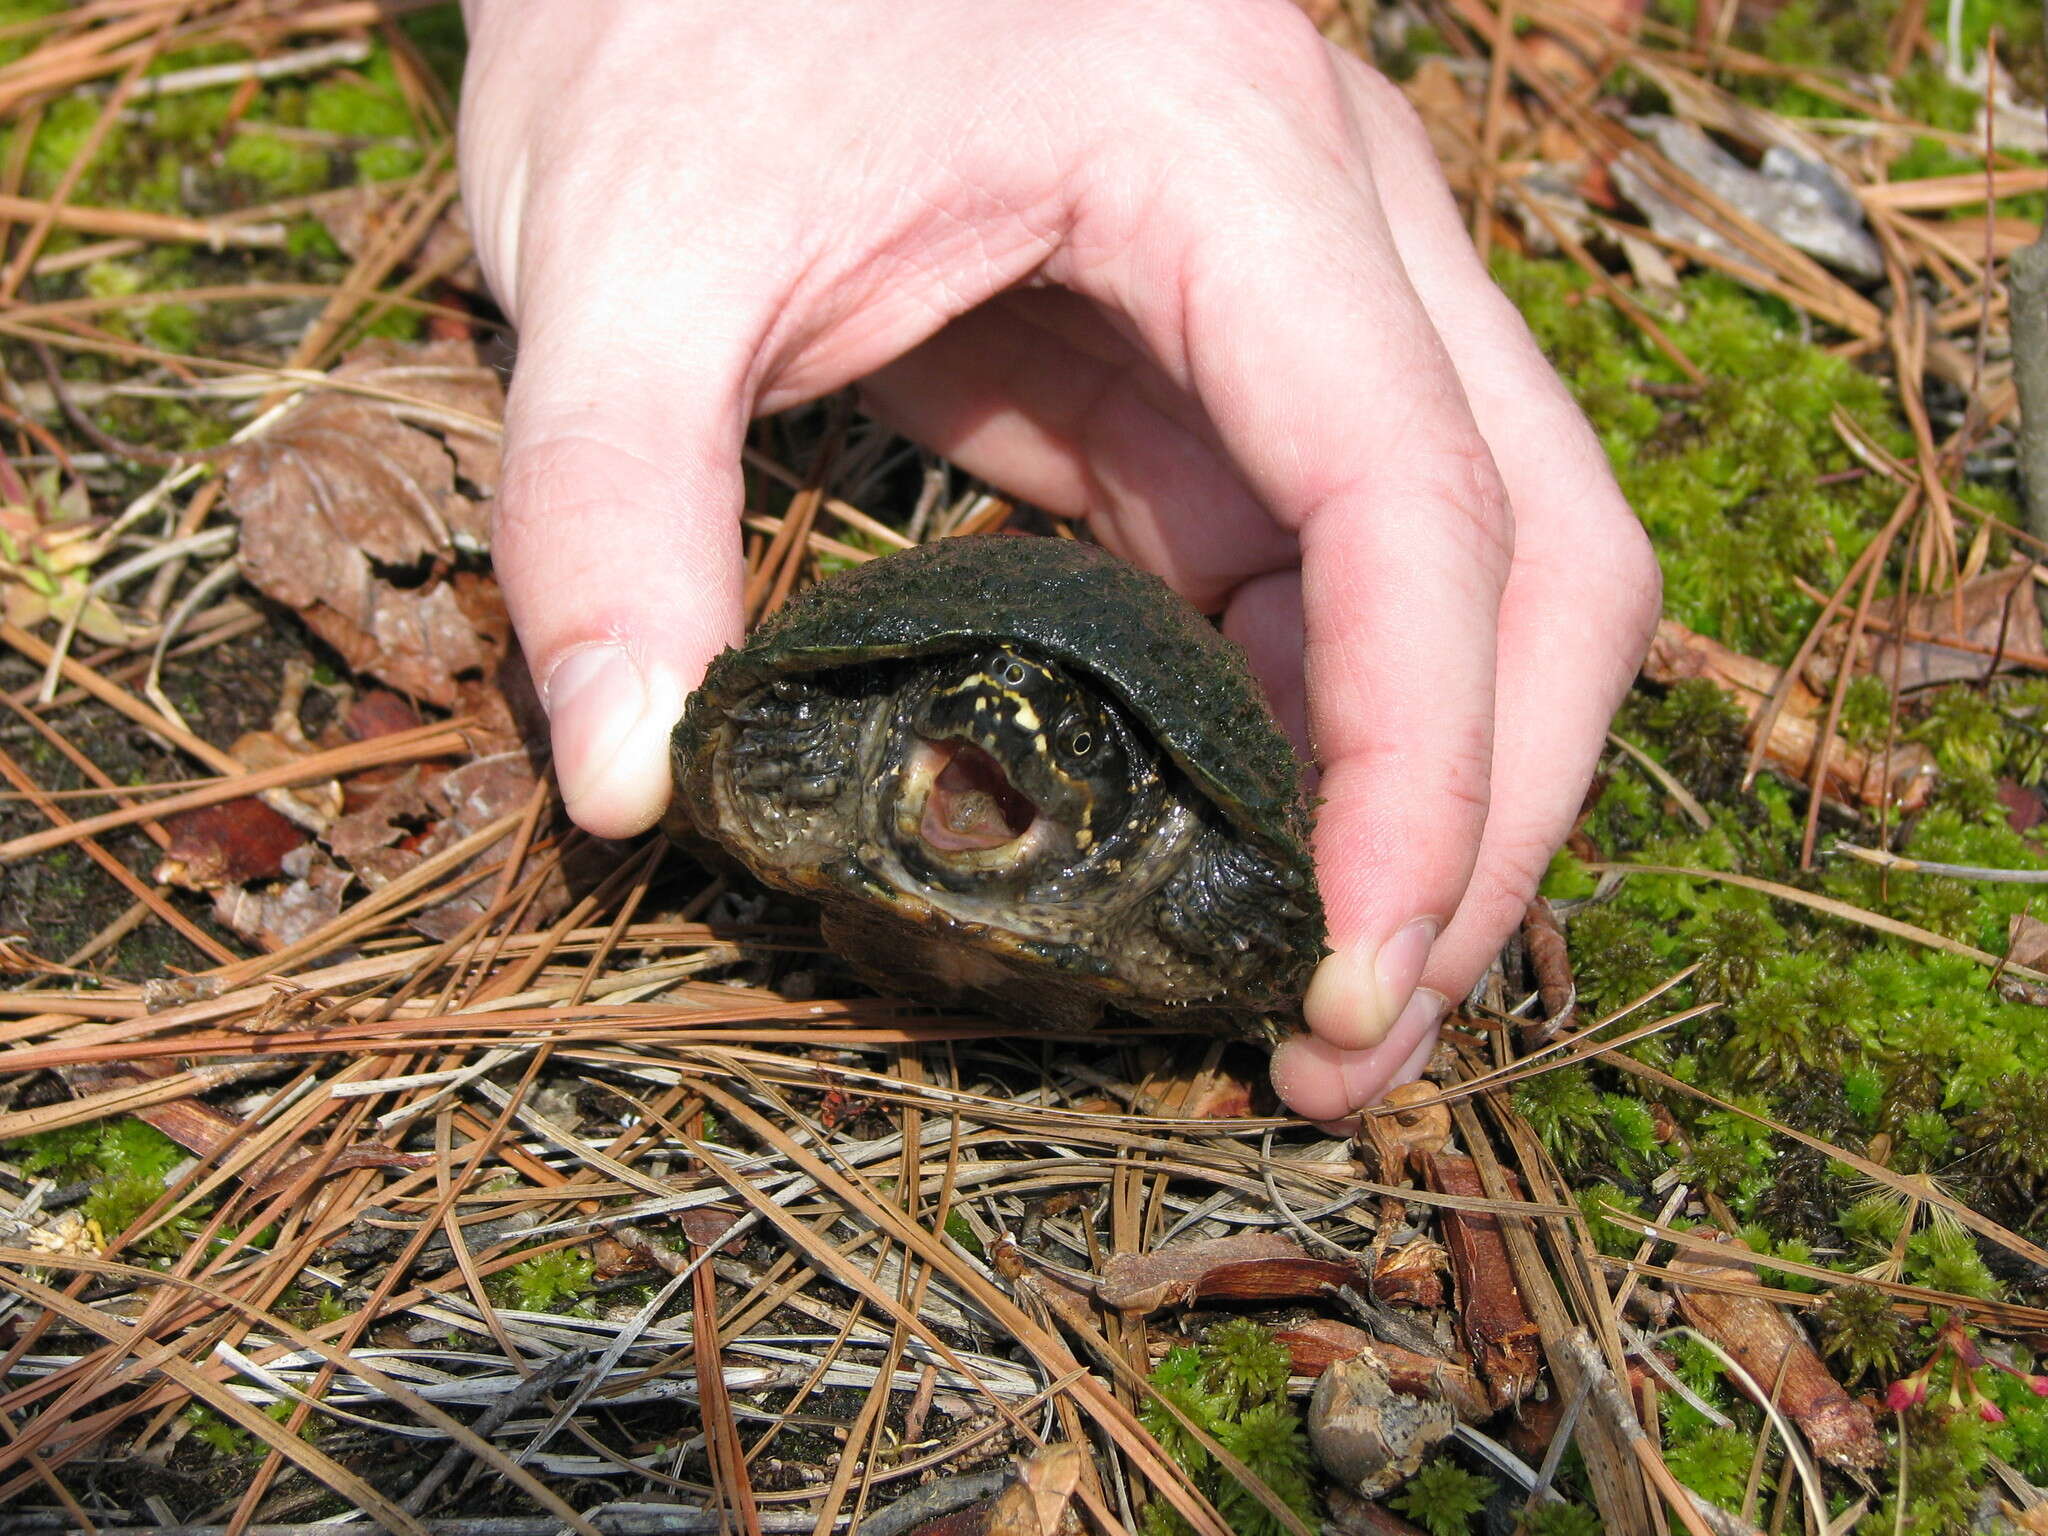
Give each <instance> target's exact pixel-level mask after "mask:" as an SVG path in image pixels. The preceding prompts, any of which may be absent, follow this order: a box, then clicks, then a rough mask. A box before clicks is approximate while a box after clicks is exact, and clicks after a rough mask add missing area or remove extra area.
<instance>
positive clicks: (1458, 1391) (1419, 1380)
mask: <svg viewBox="0 0 2048 1536" xmlns="http://www.w3.org/2000/svg"><path fill="white" fill-rule="evenodd" d="M1273 1338H1274V1339H1275V1341H1277V1342H1278V1343H1281V1344H1284V1345H1286V1346H1287V1356H1288V1365H1289V1369H1290V1371H1291V1372H1292V1373H1293V1374H1294V1375H1296V1376H1320V1375H1321V1374H1322V1373H1323V1372H1324V1371H1326V1370H1328V1369H1329V1368H1330V1367H1331V1366H1333V1365H1335V1364H1336V1363H1337V1362H1338V1361H1340V1360H1356V1359H1360V1358H1364V1359H1368V1360H1371V1361H1372V1362H1373V1363H1374V1364H1375V1365H1376V1366H1378V1367H1379V1370H1380V1373H1381V1374H1382V1375H1383V1376H1385V1377H1386V1379H1387V1385H1388V1386H1390V1387H1392V1388H1393V1389H1394V1390H1395V1391H1396V1392H1399V1393H1401V1394H1402V1395H1403V1396H1404V1397H1439V1398H1442V1399H1443V1400H1444V1401H1445V1402H1447V1403H1449V1404H1450V1405H1451V1411H1452V1412H1454V1413H1455V1414H1457V1416H1458V1417H1459V1418H1460V1419H1463V1420H1465V1421H1466V1422H1467V1423H1471V1424H1478V1423H1481V1422H1483V1421H1484V1420H1486V1419H1488V1418H1490V1417H1491V1416H1492V1413H1493V1406H1492V1403H1491V1402H1490V1401H1489V1399H1488V1397H1487V1393H1486V1388H1485V1386H1484V1385H1483V1384H1482V1383H1481V1382H1480V1380H1479V1378H1478V1377H1477V1376H1476V1375H1474V1374H1473V1372H1472V1368H1471V1367H1470V1366H1467V1365H1460V1364H1458V1363H1457V1362H1455V1361H1451V1360H1437V1359H1433V1358H1432V1357H1430V1356H1428V1355H1424V1354H1418V1353H1417V1352H1416V1351H1414V1350H1412V1349H1403V1348H1402V1347H1401V1346H1400V1345H1398V1344H1389V1343H1387V1342H1386V1341H1385V1340H1384V1339H1376V1338H1374V1337H1373V1336H1372V1335H1371V1334H1369V1333H1367V1332H1366V1331H1365V1330H1364V1329H1363V1328H1355V1327H1353V1326H1352V1325H1351V1324H1350V1323H1340V1322H1338V1321H1337V1320H1336V1319H1335V1318H1328V1317H1318V1318H1311V1319H1309V1320H1308V1321H1306V1322H1303V1323H1298V1324H1296V1325H1295V1326H1294V1327H1291V1328H1276V1329H1274V1330H1273Z"/></svg>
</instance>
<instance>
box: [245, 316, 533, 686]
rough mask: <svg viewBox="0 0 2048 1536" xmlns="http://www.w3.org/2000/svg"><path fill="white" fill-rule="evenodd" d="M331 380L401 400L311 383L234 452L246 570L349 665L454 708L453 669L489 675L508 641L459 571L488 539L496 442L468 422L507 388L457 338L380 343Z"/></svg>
mask: <svg viewBox="0 0 2048 1536" xmlns="http://www.w3.org/2000/svg"><path fill="white" fill-rule="evenodd" d="M333 377H334V379H336V380H337V381H345V382H347V383H350V384H353V385H356V386H358V387H360V388H362V389H365V390H369V391H373V392H375V393H376V395H378V396H380V397H381V396H387V395H388V396H395V397H402V398H403V400H404V401H405V402H406V403H404V404H400V403H396V402H395V401H394V400H392V399H386V398H365V397H363V396H362V395H357V394H348V393H343V392H341V391H337V390H322V391H316V392H313V393H310V394H308V395H307V396H306V397H304V398H303V399H301V400H300V401H299V403H298V404H297V405H295V406H293V407H292V409H291V410H290V411H289V412H288V413H287V414H286V415H285V416H284V417H283V418H282V419H281V420H279V421H278V422H277V423H276V424H275V425H273V426H272V427H271V429H270V430H269V431H267V432H265V433H264V434H263V435H262V436H260V437H258V438H256V439H255V440H254V441H253V442H251V443H249V444H247V445H246V446H244V447H242V448H240V449H238V450H237V451H236V452H235V453H234V454H233V455H232V456H230V457H229V458H228V460H227V463H226V474H227V488H228V492H227V494H228V504H229V506H230V507H231V508H232V509H233V511H234V512H235V514H236V515H237V516H238V517H240V518H241V520H242V565H243V569H244V571H245V572H246V573H247V575H248V577H249V579H250V580H251V581H252V582H253V583H254V584H255V585H256V586H257V587H258V588H259V589H261V590H262V591H263V592H265V593H267V594H268V595H269V596H271V597H274V598H276V599H277V600H278V601H279V602H281V603H284V604H286V605H287V606H289V607H291V608H292V609H294V610H296V611H297V612H298V613H299V615H300V616H301V617H302V618H303V619H304V620H305V622H306V624H307V626H308V627H309V628H311V629H312V630H313V631H314V633H316V634H318V635H319V636H320V638H321V639H323V640H325V641H326V642H327V643H328V644H329V645H331V646H333V647H334V648H335V650H337V651H339V652H340V653H341V655H342V657H343V658H344V659H345V660H346V661H347V662H348V663H349V665H350V666H351V667H354V668H356V669H357V670H359V671H363V672H368V673H370V674H371V675H373V676H375V677H377V678H379V679H381V680H382V681H384V682H386V683H388V684H390V685H391V686H392V687H394V688H397V689H399V690H401V691H403V692H406V693H409V694H412V695H414V696H416V697H419V698H422V699H426V700H428V701H429V702H431V703H434V704H438V705H441V706H442V707H444V708H448V707H452V706H453V705H454V704H455V702H456V697H457V679H458V678H459V677H461V676H462V675H464V674H483V675H489V674H490V673H491V672H492V670H493V665H494V663H495V662H496V660H497V659H498V658H499V657H500V656H502V655H503V654H504V651H505V648H506V645H507V643H508V641H509V629H508V628H507V627H506V626H504V625H503V622H502V616H501V610H498V609H496V608H494V607H493V605H492V604H491V603H486V602H480V601H478V600H477V599H476V597H475V595H474V594H473V593H465V592H464V591H463V590H462V584H461V580H460V577H459V575H458V573H456V572H455V571H454V569H453V566H454V562H455V560H456V558H457V557H458V555H459V554H463V553H471V554H474V553H481V552H482V551H483V550H484V549H485V548H486V547H487V542H488V539H487V529H488V523H487V514H486V511H485V508H484V506H483V503H482V500H481V497H482V496H483V495H486V494H488V493H489V492H490V491H491V490H492V489H494V488H495V486H496V484H497V474H498V465H497V445H496V442H495V438H494V435H493V434H491V433H490V432H488V431H487V430H484V429H482V428H480V427H478V426H477V425H475V423H476V422H478V421H481V422H485V423H495V422H497V421H498V420H499V419H501V418H502V416H503V411H504V396H503V390H502V389H501V387H500V386H499V383H498V378H497V375H496V374H495V373H494V372H492V371H491V370H490V369H488V368H486V367H484V366H483V365H482V364H481V363H479V362H478V361H477V358H476V349H475V348H474V347H473V346H469V345H467V344H465V343H459V342H433V343H429V344H427V345H425V346H420V347H413V348H407V349H400V348H398V347H396V346H395V344H393V343H389V342H378V343H373V344H372V345H371V346H369V347H365V348H363V349H361V350H360V351H358V352H357V353H355V354H354V355H353V356H351V358H350V359H349V361H347V362H346V363H344V364H343V365H342V366H341V367H339V368H337V369H335V370H334V374H333ZM427 426H433V427H435V428H436V429H437V430H438V431H439V432H440V433H441V434H442V435H440V436H436V435H434V433H433V432H430V431H428V430H426V427H427ZM458 474H460V476H461V478H462V480H464V481H467V482H468V483H469V484H470V485H471V486H472V487H473V488H474V489H475V490H476V491H477V492H478V493H479V495H478V497H476V498H472V497H471V496H469V495H467V494H465V493H464V492H463V490H462V489H461V488H460V487H459V485H458V483H457V476H458ZM470 580H471V584H472V585H473V584H474V582H475V578H470Z"/></svg>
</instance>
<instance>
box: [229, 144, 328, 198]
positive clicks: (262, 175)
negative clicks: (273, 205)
mask: <svg viewBox="0 0 2048 1536" xmlns="http://www.w3.org/2000/svg"><path fill="white" fill-rule="evenodd" d="M221 163H222V165H223V166H224V167H225V168H226V169H227V170H228V172H229V173H230V174H231V175H235V176H240V177H242V178H244V179H245V180H247V181H249V182H251V183H253V185H254V187H255V189H256V191H257V193H258V195H259V196H261V197H263V198H266V199H269V198H281V197H299V196H303V195H304V194H305V193H308V192H317V191H319V190H320V189H321V188H322V187H324V186H326V185H327V183H328V180H329V178H330V175H331V172H330V169H329V164H328V159H327V154H326V152H325V151H324V150H321V149H318V148H315V147H314V146H312V145H309V144H302V143H299V142H298V141H297V140H294V139H287V138H284V137H281V136H280V135H278V134H275V133H263V132H261V131H250V132H247V133H238V134H236V135H235V137H234V140H233V141H232V142H231V143H230V144H229V145H228V147H227V152H226V153H225V154H224V155H223V156H222V157H221Z"/></svg>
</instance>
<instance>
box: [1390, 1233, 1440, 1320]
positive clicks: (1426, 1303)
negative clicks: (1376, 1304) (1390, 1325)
mask: <svg viewBox="0 0 2048 1536" xmlns="http://www.w3.org/2000/svg"><path fill="white" fill-rule="evenodd" d="M1450 1262H1451V1256H1450V1254H1449V1253H1447V1252H1446V1251H1445V1249H1444V1245H1443V1244H1442V1243H1439V1242H1436V1241H1434V1240H1432V1239H1430V1238H1427V1237H1418V1238H1415V1239H1413V1240H1412V1241H1410V1242H1406V1243H1403V1244H1402V1245H1401V1246H1400V1247H1398V1248H1390V1249H1388V1250H1387V1251H1386V1252H1384V1253H1382V1254H1381V1255H1380V1256H1379V1258H1378V1259H1377V1260H1376V1261H1375V1262H1374V1264H1373V1267H1372V1299H1373V1300H1374V1301H1383V1302H1386V1303H1387V1304H1388V1305H1389V1306H1395V1307H1418V1308H1423V1309H1428V1310H1434V1309H1435V1308H1437V1307H1440V1306H1442V1305H1443V1304H1444V1274H1445V1272H1446V1270H1447V1269H1448V1268H1449V1267H1450Z"/></svg>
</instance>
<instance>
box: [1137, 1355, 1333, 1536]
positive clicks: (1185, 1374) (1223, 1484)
mask: <svg viewBox="0 0 2048 1536" xmlns="http://www.w3.org/2000/svg"><path fill="white" fill-rule="evenodd" d="M1287 1370H1288V1355H1287V1350H1286V1348H1285V1347H1284V1346H1283V1345H1281V1344H1280V1343H1278V1342H1277V1341H1276V1340H1275V1339H1274V1337H1273V1335H1272V1333H1271V1332H1270V1331H1269V1330H1268V1329H1265V1328H1262V1327H1260V1326H1259V1325H1258V1324H1256V1323H1254V1322H1251V1321H1249V1320H1248V1319H1244V1318H1234V1319H1232V1320H1230V1321H1228V1322H1224V1323H1218V1324H1217V1325H1216V1326H1215V1327H1213V1328H1211V1329H1210V1330H1209V1332H1208V1334H1207V1335H1206V1336H1205V1337H1204V1339H1203V1340H1202V1342H1201V1344H1200V1345H1199V1346H1198V1347H1196V1348H1188V1347H1185V1346H1183V1347H1181V1348H1178V1349H1173V1350H1169V1351H1168V1352H1167V1355H1166V1358H1165V1359H1163V1360H1161V1361H1160V1362H1159V1364H1158V1365H1157V1366H1155V1367H1154V1368H1153V1370H1152V1376H1151V1381H1152V1385H1153V1387H1154V1388H1155V1389H1156V1390H1157V1392H1158V1394H1159V1396H1160V1397H1162V1398H1164V1399H1165V1400H1166V1401H1167V1402H1169V1403H1171V1404H1173V1406H1174V1407H1175V1408H1178V1409H1179V1410H1180V1411H1181V1413H1183V1414H1185V1415H1186V1416H1187V1417H1188V1418H1189V1419H1190V1420H1192V1421H1193V1422H1194V1423H1195V1424H1196V1425H1198V1426H1199V1427H1200V1428H1201V1429H1202V1430H1203V1432H1204V1433H1206V1434H1208V1435H1210V1436H1211V1437H1213V1438H1214V1439H1215V1440H1216V1441H1217V1443H1218V1444H1220V1445H1221V1446H1222V1447H1223V1448H1224V1449H1225V1450H1227V1451H1229V1452H1230V1453H1231V1454H1232V1455H1233V1456H1235V1457H1237V1458H1238V1459H1239V1460H1240V1461H1242V1462H1243V1463H1244V1464H1245V1466H1246V1468H1248V1469H1249V1470H1250V1471H1251V1472H1252V1473H1253V1475H1254V1476H1256V1477H1258V1478H1259V1480H1260V1481H1262V1482H1263V1483H1264V1484H1265V1485H1266V1487H1267V1488H1268V1489H1270V1490H1271V1491H1272V1492H1273V1493H1274V1494H1276V1495H1278V1496H1279V1497H1280V1499H1281V1500H1283V1501H1284V1502H1285V1503H1286V1505H1287V1507H1288V1508H1289V1509H1291V1510H1293V1511H1294V1513H1295V1514H1296V1515H1298V1516H1299V1517H1300V1518H1301V1519H1302V1521H1303V1522H1304V1523H1306V1524H1308V1525H1310V1526H1311V1527H1313V1526H1314V1525H1315V1523H1316V1521H1317V1520H1318V1519H1319V1514H1318V1511H1317V1509H1316V1501H1315V1495H1314V1493H1313V1492H1312V1491H1311V1488H1310V1484H1309V1477H1308V1467H1309V1449H1308V1435H1307V1433H1306V1431H1305V1430H1304V1429H1303V1427H1302V1421H1301V1415H1300V1413H1299V1412H1298V1411H1297V1410H1296V1409H1295V1408H1294V1407H1293V1406H1291V1405H1290V1404H1289V1403H1288V1401H1287ZM1139 1418H1140V1419H1141V1420H1142V1422H1143V1423H1144V1425H1145V1427H1146V1429H1148V1430H1149V1431H1150V1432H1151V1433H1152V1435H1153V1437H1154V1438H1155V1439H1156V1440H1158V1442H1159V1444H1160V1446H1161V1447H1162V1448H1163V1449H1164V1450H1165V1451H1166V1452H1167V1454H1168V1455H1170V1456H1172V1457H1173V1459H1174V1460H1175V1461H1176V1462H1178V1463H1179V1465H1180V1467H1181V1468H1182V1470H1183V1471H1185V1472H1186V1473H1187V1474H1188V1475H1189V1477H1190V1478H1192V1479H1193V1480H1194V1483H1195V1485H1196V1486H1197V1487H1198V1488H1200V1489H1201V1491H1202V1494H1203V1496H1204V1497H1206V1498H1207V1499H1208V1500H1209V1501H1210V1502H1211V1503H1212V1504H1214V1505H1215V1506H1216V1509H1217V1510H1218V1512H1219V1513H1221V1514H1222V1516H1223V1518H1224V1523H1225V1524H1227V1525H1228V1526H1229V1527H1230V1529H1231V1530H1233V1531H1237V1532H1241V1533H1243V1536H1278V1533H1280V1532H1281V1531H1282V1530H1284V1527H1283V1526H1282V1525H1281V1524H1280V1522H1279V1521H1278V1520H1276V1519H1274V1518H1273V1515H1272V1512H1271V1511H1269V1510H1268V1509H1267V1508H1266V1506H1265V1505H1264V1504H1262V1503H1261V1502H1260V1501H1259V1500H1258V1499H1257V1498H1256V1497H1254V1496H1253V1494H1252V1492H1251V1490H1250V1489H1248V1488H1246V1487H1245V1486H1244V1485H1243V1484H1241V1483H1239V1482H1238V1481H1237V1479H1236V1478H1234V1477H1231V1476H1229V1475H1228V1474H1227V1473H1225V1472H1224V1471H1223V1469H1222V1468H1221V1467H1220V1466H1218V1465H1217V1463H1216V1461H1215V1458H1214V1457H1212V1456H1211V1455H1210V1454H1209V1452H1208V1451H1207V1449H1206V1448H1204V1447H1203V1445H1202V1443H1201V1442H1200V1441H1199V1440H1197V1439H1196V1438H1195V1437H1194V1436H1193V1435H1191V1434H1189V1433H1188V1431H1187V1429H1186V1428H1185V1427H1184V1426H1183V1425H1182V1424H1181V1422H1180V1420H1179V1419H1178V1418H1177V1417H1176V1416H1175V1415H1174V1414H1173V1413H1171V1412H1169V1411H1168V1410H1167V1409H1166V1408H1165V1407H1163V1406H1162V1405H1161V1404H1160V1403H1158V1402H1156V1401H1153V1400H1151V1399H1147V1401H1146V1403H1145V1406H1144V1407H1143V1408H1142V1409H1140V1410H1139ZM1143 1529H1144V1531H1145V1532H1146V1536H1181V1533H1184V1532H1185V1531H1186V1530H1187V1529H1188V1526H1187V1523H1186V1522H1185V1521H1184V1520H1182V1519H1181V1518H1180V1516H1179V1515H1178V1514H1176V1513H1175V1512H1174V1510H1173V1508H1172V1506H1171V1505H1169V1504H1167V1503H1166V1502H1165V1501H1164V1500H1163V1499H1154V1500H1153V1501H1152V1502H1151V1503H1149V1504H1147V1505H1146V1506H1145V1517H1144V1522H1143Z"/></svg>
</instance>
